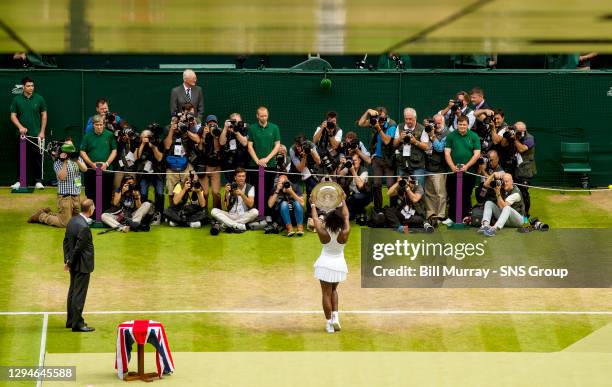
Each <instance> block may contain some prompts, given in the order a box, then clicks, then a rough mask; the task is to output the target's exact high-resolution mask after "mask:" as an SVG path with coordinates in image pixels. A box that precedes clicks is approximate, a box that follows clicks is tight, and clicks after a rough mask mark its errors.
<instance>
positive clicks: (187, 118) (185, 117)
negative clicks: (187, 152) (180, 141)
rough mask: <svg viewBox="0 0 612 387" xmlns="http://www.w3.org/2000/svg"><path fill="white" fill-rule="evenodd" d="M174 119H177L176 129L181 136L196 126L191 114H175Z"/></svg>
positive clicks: (193, 116)
mask: <svg viewBox="0 0 612 387" xmlns="http://www.w3.org/2000/svg"><path fill="white" fill-rule="evenodd" d="M176 117H177V118H178V123H177V127H178V130H179V132H180V133H181V134H186V133H187V131H188V130H189V129H190V128H193V127H194V126H195V125H196V118H195V115H194V114H193V113H191V112H187V113H177V114H176Z"/></svg>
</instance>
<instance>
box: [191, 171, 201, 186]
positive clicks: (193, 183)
mask: <svg viewBox="0 0 612 387" xmlns="http://www.w3.org/2000/svg"><path fill="white" fill-rule="evenodd" d="M189 183H190V184H191V190H194V189H201V188H202V183H200V179H198V175H197V174H196V173H195V172H194V171H191V172H189Z"/></svg>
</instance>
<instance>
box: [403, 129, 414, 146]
mask: <svg viewBox="0 0 612 387" xmlns="http://www.w3.org/2000/svg"><path fill="white" fill-rule="evenodd" d="M404 133H406V136H405V137H404V139H403V140H402V142H403V143H404V145H408V144H410V141H412V139H413V138H414V134H412V132H411V131H408V130H406V131H404Z"/></svg>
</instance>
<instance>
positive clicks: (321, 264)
mask: <svg viewBox="0 0 612 387" xmlns="http://www.w3.org/2000/svg"><path fill="white" fill-rule="evenodd" d="M327 232H328V233H329V236H330V238H331V239H330V241H329V242H327V243H326V244H324V245H323V250H321V255H319V258H318V259H317V261H316V262H315V264H314V276H315V278H317V279H319V280H321V281H325V282H331V283H335V282H342V281H344V280H345V279H346V273H348V267H347V266H346V261H345V260H344V244H341V243H338V233H331V232H329V230H328V231H327Z"/></svg>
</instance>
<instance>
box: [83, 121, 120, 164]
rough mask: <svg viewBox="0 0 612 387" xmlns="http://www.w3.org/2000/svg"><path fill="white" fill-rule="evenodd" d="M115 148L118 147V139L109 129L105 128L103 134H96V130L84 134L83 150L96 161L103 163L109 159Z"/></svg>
mask: <svg viewBox="0 0 612 387" xmlns="http://www.w3.org/2000/svg"><path fill="white" fill-rule="evenodd" d="M113 149H117V140H115V136H114V135H113V134H112V133H111V132H110V131H108V130H107V129H104V131H103V132H102V133H101V134H96V132H95V131H94V132H89V133H87V134H86V135H85V136H83V141H81V150H82V151H84V152H85V153H87V156H89V159H90V160H91V161H92V162H94V163H95V162H102V163H103V162H105V161H106V160H108V156H110V154H111V152H112V151H113Z"/></svg>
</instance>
